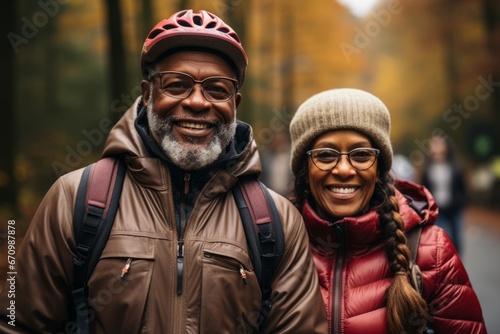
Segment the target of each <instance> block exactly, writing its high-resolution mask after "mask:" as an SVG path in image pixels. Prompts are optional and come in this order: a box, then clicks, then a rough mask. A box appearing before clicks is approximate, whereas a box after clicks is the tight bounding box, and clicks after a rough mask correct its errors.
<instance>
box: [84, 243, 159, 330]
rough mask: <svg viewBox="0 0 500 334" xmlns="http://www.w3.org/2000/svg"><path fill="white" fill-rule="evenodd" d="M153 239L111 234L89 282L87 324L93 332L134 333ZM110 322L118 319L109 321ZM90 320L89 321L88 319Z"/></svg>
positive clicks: (146, 285)
mask: <svg viewBox="0 0 500 334" xmlns="http://www.w3.org/2000/svg"><path fill="white" fill-rule="evenodd" d="M156 242H157V240H156V239H152V238H147V237H140V236H130V235H112V236H111V237H110V238H109V240H108V242H107V244H106V247H105V248H104V250H103V252H102V254H101V257H100V259H99V262H98V263H97V266H96V267H95V269H94V273H93V274H92V276H91V278H90V280H89V284H88V286H89V305H91V307H92V312H91V314H90V316H91V317H92V316H94V317H95V318H96V319H97V320H98V321H95V322H94V324H91V328H92V327H94V326H95V327H94V328H95V330H96V331H97V332H104V333H111V332H120V329H123V330H124V331H126V332H130V333H138V332H139V329H140V326H141V322H143V320H144V319H143V318H144V314H145V308H146V300H147V297H148V293H149V287H150V283H151V277H152V274H153V268H154V257H155V248H156ZM110 319H120V321H119V322H117V321H109V320H110ZM91 320H92V319H91Z"/></svg>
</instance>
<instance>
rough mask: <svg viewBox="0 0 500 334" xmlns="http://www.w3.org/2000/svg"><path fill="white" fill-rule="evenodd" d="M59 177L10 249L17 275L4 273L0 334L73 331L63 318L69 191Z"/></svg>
mask: <svg viewBox="0 0 500 334" xmlns="http://www.w3.org/2000/svg"><path fill="white" fill-rule="evenodd" d="M64 180H67V176H63V177H62V179H59V180H58V181H56V182H55V183H54V185H53V186H52V187H51V189H50V190H49V191H48V192H47V194H46V195H45V197H44V199H43V201H42V203H41V204H40V206H39V207H38V210H37V212H36V213H35V216H34V218H33V220H32V222H31V224H30V227H29V228H28V231H27V233H26V235H25V237H24V240H23V242H22V244H21V245H20V247H19V249H18V251H17V252H16V262H15V271H16V272H17V274H15V275H9V277H8V278H11V279H12V281H11V282H7V284H6V285H5V286H4V289H3V291H2V294H1V295H0V332H1V333H62V332H67V331H71V330H72V328H73V329H74V327H72V324H71V323H70V322H69V316H68V310H70V309H71V308H70V303H71V300H70V295H71V285H72V284H71V282H72V276H73V274H72V270H73V266H72V264H73V262H72V260H73V252H72V250H71V248H73V247H74V240H73V232H72V221H73V219H72V212H73V209H72V206H73V204H72V203H73V201H72V200H71V198H73V194H71V195H69V194H68V189H67V187H65V186H64V184H65V181H64ZM12 283H13V284H14V285H12ZM9 291H14V293H9ZM8 307H10V308H11V310H7V308H8ZM13 307H14V310H12V308H13ZM14 325H15V326H14Z"/></svg>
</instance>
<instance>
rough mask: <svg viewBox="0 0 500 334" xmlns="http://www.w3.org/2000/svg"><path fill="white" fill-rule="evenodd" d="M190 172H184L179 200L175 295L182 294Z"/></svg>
mask: <svg viewBox="0 0 500 334" xmlns="http://www.w3.org/2000/svg"><path fill="white" fill-rule="evenodd" d="M190 179H191V174H190V173H186V174H184V189H183V192H182V196H181V201H180V209H179V210H180V212H179V222H178V226H177V235H178V241H177V295H178V296H180V295H181V294H182V281H183V275H184V230H185V229H186V225H187V217H186V196H187V194H189V181H190Z"/></svg>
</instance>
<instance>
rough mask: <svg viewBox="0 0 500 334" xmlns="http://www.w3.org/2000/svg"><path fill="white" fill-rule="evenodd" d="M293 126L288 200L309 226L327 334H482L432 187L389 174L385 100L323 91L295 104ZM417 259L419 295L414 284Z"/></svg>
mask: <svg viewBox="0 0 500 334" xmlns="http://www.w3.org/2000/svg"><path fill="white" fill-rule="evenodd" d="M290 133H291V139H292V160H291V167H292V172H293V174H294V193H293V195H292V198H291V200H292V202H293V203H294V204H295V206H296V207H297V208H298V209H299V210H300V211H301V212H302V215H303V216H304V220H305V222H306V225H307V229H308V233H309V239H310V243H311V248H312V252H313V255H314V260H315V264H316V269H317V272H318V274H319V281H320V286H321V290H322V294H323V300H324V303H325V307H326V312H327V315H328V318H329V331H330V333H348V334H350V333H371V334H374V333H422V332H424V330H425V332H426V333H432V330H433V331H434V333H486V329H485V326H484V320H483V316H482V312H481V307H480V305H479V302H478V299H477V297H476V294H475V292H474V290H473V288H472V286H471V283H470V281H469V278H468V275H467V272H466V270H465V268H464V266H463V264H462V262H461V260H460V257H459V256H458V254H457V251H456V250H455V247H454V246H453V244H452V242H451V240H450V239H449V238H448V236H447V235H446V234H445V233H444V232H443V230H442V229H441V228H439V227H437V226H435V225H434V221H435V220H436V217H437V206H436V204H435V201H434V199H433V197H432V195H431V194H430V193H429V191H428V190H427V189H426V188H424V187H423V186H419V185H416V184H414V183H411V182H408V181H395V180H394V179H393V177H392V176H391V173H390V170H391V164H392V158H393V151H392V147H391V141H390V115H389V111H388V109H387V107H386V106H385V105H384V103H382V101H380V99H378V98H377V97H375V96H373V95H372V94H370V93H367V92H364V91H361V90H357V89H334V90H329V91H325V92H322V93H319V94H317V95H314V96H312V97H311V98H309V99H308V100H307V101H305V102H304V103H303V104H302V105H301V106H300V107H299V109H298V110H297V112H296V114H295V116H294V118H293V119H292V121H291V124H290ZM412 230H415V231H417V230H418V232H420V235H419V236H420V239H416V240H417V242H416V243H415V245H416V246H415V249H416V250H417V249H418V251H416V252H415V253H416V254H413V255H418V256H417V260H416V264H417V265H418V266H414V265H413V264H412V254H411V251H410V248H409V240H410V238H409V232H410V231H412ZM417 236H418V234H417ZM418 268H420V270H421V274H422V275H421V278H422V281H423V284H421V287H422V293H421V294H420V293H419V292H418V291H417V287H415V288H414V286H415V285H416V286H418V284H417V283H415V284H414V285H412V284H411V282H412V280H411V276H412V275H411V274H410V273H418V270H417V269H418Z"/></svg>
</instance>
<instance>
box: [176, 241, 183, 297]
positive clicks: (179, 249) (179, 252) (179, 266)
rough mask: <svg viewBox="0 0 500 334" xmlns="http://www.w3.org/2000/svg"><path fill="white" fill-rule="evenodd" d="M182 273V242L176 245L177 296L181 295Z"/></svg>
mask: <svg viewBox="0 0 500 334" xmlns="http://www.w3.org/2000/svg"><path fill="white" fill-rule="evenodd" d="M183 272H184V242H183V241H182V240H180V241H179V243H178V244H177V295H178V296H180V295H181V294H182V275H183Z"/></svg>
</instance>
